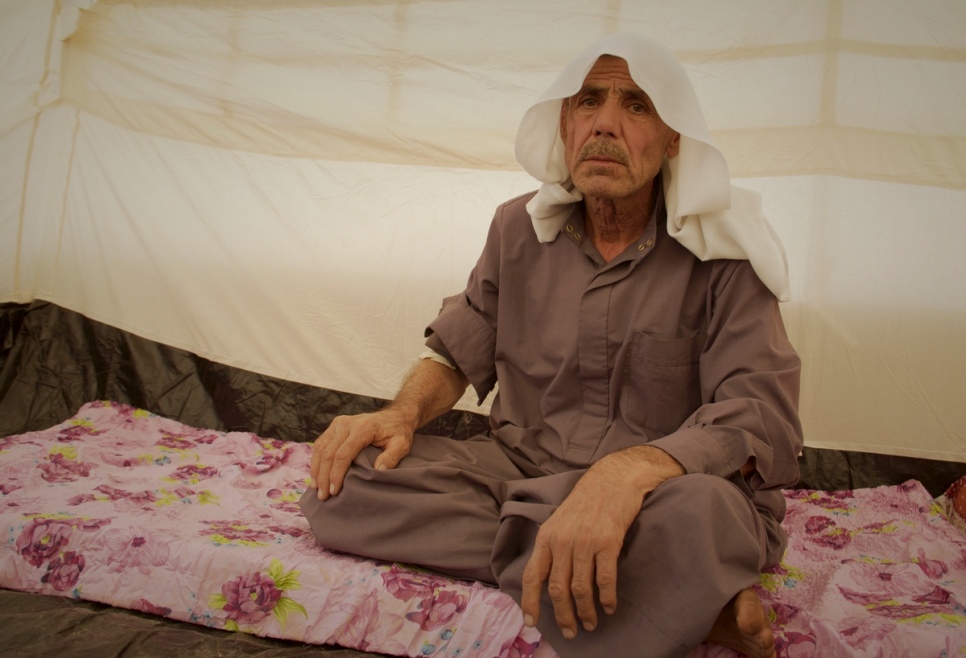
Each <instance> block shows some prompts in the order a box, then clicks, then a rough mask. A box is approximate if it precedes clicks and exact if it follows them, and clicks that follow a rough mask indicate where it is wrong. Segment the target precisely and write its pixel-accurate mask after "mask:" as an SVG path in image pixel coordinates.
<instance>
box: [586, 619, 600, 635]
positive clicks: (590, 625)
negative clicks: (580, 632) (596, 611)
mask: <svg viewBox="0 0 966 658" xmlns="http://www.w3.org/2000/svg"><path fill="white" fill-rule="evenodd" d="M595 628H597V626H596V625H595V624H592V623H590V622H589V621H585V622H584V630H585V631H587V632H588V633H589V632H591V631H592V630H594V629H595Z"/></svg>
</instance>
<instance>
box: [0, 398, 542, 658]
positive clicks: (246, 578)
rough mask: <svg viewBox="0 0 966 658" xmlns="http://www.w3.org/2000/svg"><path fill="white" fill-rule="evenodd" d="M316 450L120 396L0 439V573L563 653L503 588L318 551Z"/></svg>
mask: <svg viewBox="0 0 966 658" xmlns="http://www.w3.org/2000/svg"><path fill="white" fill-rule="evenodd" d="M309 451H310V446H309V445H307V444H296V443H285V442H281V441H276V440H271V439H263V438H259V437H257V436H254V435H252V434H245V433H237V432H229V433H223V432H212V431H209V430H200V429H195V428H192V427H187V426H185V425H182V424H180V423H177V422H174V421H171V420H168V419H165V418H161V417H159V416H154V415H152V414H150V413H147V412H145V411H141V410H138V409H133V408H131V407H128V406H124V405H120V404H116V403H110V402H95V403H91V404H88V405H85V406H84V407H83V408H82V409H81V410H80V411H79V412H78V413H77V415H76V416H74V417H73V418H71V419H70V420H68V421H66V422H65V423H62V424H61V425H58V426H56V427H52V428H50V429H48V430H45V431H42V432H32V433H29V434H23V435H20V436H16V437H7V438H4V439H0V533H2V534H0V537H2V539H3V543H2V545H0V587H5V588H9V589H16V590H22V591H30V592H40V593H43V594H52V595H58V596H67V597H72V598H78V599H87V600H92V601H100V602H103V603H108V604H110V605H113V606H117V607H124V608H131V609H134V610H139V611H142V612H147V613H149V614H155V615H161V616H165V617H169V618H172V619H178V620H181V621H188V622H194V623H197V624H202V625H205V626H211V627H215V628H224V629H227V630H232V631H242V632H246V633H254V634H257V635H264V636H270V637H277V638H285V639H289V640H298V641H302V642H308V643H313V644H339V645H342V646H345V647H349V648H354V649H361V650H365V651H372V652H377V653H385V654H390V655H399V656H482V657H485V658H497V657H501V658H502V657H516V656H520V657H529V656H538V657H539V656H547V657H552V656H555V655H556V654H555V653H554V652H553V650H552V649H550V647H549V646H547V645H546V643H545V642H544V643H541V640H540V634H539V633H538V632H537V631H536V630H534V629H530V628H527V627H526V626H524V625H523V617H522V614H521V612H520V609H519V607H517V605H516V603H515V602H514V601H513V600H512V599H511V598H510V597H509V596H507V595H506V594H503V593H502V592H500V591H499V590H496V589H494V588H492V587H487V586H484V585H481V584H479V583H472V582H464V581H458V580H454V579H450V578H444V577H441V576H439V575H436V574H430V573H427V572H424V571H420V570H418V569H414V568H411V567H406V566H402V565H395V564H386V563H379V562H373V561H371V560H365V559H362V558H357V557H353V556H349V555H341V554H337V553H332V552H329V551H325V550H323V549H321V548H320V547H319V546H318V545H317V544H316V542H315V538H314V537H313V536H312V534H311V531H310V530H309V528H308V524H306V523H305V520H304V518H303V517H302V514H301V512H300V511H299V508H298V504H297V501H298V499H299V496H300V495H301V494H302V492H303V491H304V490H305V487H306V484H307V483H306V478H307V475H308V459H309Z"/></svg>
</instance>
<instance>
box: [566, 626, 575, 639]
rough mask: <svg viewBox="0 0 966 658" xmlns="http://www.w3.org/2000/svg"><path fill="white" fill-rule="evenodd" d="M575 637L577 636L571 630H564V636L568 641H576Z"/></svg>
mask: <svg viewBox="0 0 966 658" xmlns="http://www.w3.org/2000/svg"><path fill="white" fill-rule="evenodd" d="M574 635H575V633H574V632H573V631H572V630H571V629H569V628H565V629H563V636H564V637H565V638H567V639H568V640H572V639H574Z"/></svg>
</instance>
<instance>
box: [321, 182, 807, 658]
mask: <svg viewBox="0 0 966 658" xmlns="http://www.w3.org/2000/svg"><path fill="white" fill-rule="evenodd" d="M528 199H529V195H528V196H524V197H520V198H517V199H513V200H511V201H509V202H507V203H506V204H504V205H502V206H501V207H500V208H499V209H498V210H497V213H496V216H495V217H494V220H493V223H492V225H491V228H490V233H489V236H488V238H487V243H486V246H485V248H484V250H483V253H482V255H481V257H480V260H479V262H478V263H477V265H476V267H475V269H474V270H473V272H472V274H471V275H470V278H469V282H468V284H467V288H466V290H465V292H464V293H462V294H460V295H457V296H455V297H451V298H448V299H447V300H445V301H444V304H443V308H442V311H441V312H440V314H439V316H438V317H437V318H436V319H435V320H434V321H433V322H432V323H431V324H430V326H429V328H428V329H427V334H428V340H427V344H428V345H429V346H430V347H432V348H433V349H435V350H437V351H438V352H441V353H443V354H444V355H446V356H448V357H449V358H450V359H451V361H452V362H453V363H455V364H456V365H457V366H458V367H459V368H460V370H461V371H462V372H463V373H464V374H465V375H466V376H467V378H468V379H469V381H470V383H471V384H472V386H473V387H474V388H475V389H476V391H477V393H478V394H479V396H480V398H481V399H482V398H483V397H484V396H486V395H487V393H488V392H489V391H490V390H491V389H492V388H493V386H494V385H495V384H496V382H499V390H498V392H497V395H496V398H495V399H494V403H493V406H492V409H491V412H490V425H491V432H490V436H489V437H477V438H474V439H472V440H470V441H465V442H457V441H451V440H449V439H444V438H440V437H427V436H417V437H416V439H415V441H414V445H413V451H412V453H411V454H410V455H409V456H407V457H406V458H405V459H404V460H403V461H402V463H401V464H400V465H399V467H397V468H396V469H394V470H391V471H375V470H374V469H373V468H372V462H373V461H374V459H375V457H376V456H377V455H378V450H377V449H375V448H369V449H367V450H366V451H364V452H363V453H362V454H361V455H360V456H359V458H358V459H357V460H356V464H354V465H353V468H352V469H351V470H350V472H349V475H348V476H347V478H346V483H345V487H344V489H343V491H342V492H341V493H340V494H339V495H338V496H336V497H334V498H332V499H330V500H329V501H327V502H325V503H319V502H318V500H317V499H316V495H315V494H316V492H315V490H309V491H308V492H306V495H305V496H304V497H303V498H302V509H303V510H304V512H305V514H306V517H307V518H308V520H309V522H310V524H311V526H312V528H313V531H314V532H315V534H316V536H317V537H318V538H319V541H320V543H321V544H322V545H324V546H326V547H329V548H333V549H337V550H342V551H347V552H352V553H356V554H361V555H366V556H369V557H373V558H377V559H386V560H395V561H403V562H413V563H416V564H420V565H422V566H425V567H427V568H430V569H435V570H438V571H441V572H443V573H448V574H452V575H455V576H459V577H469V578H474V579H479V580H483V581H487V582H494V583H497V584H498V585H499V586H500V588H501V589H502V590H505V591H507V592H508V593H510V594H511V595H512V596H513V597H515V598H516V599H517V600H518V601H519V599H520V592H521V585H520V579H521V576H522V571H523V567H524V566H525V564H526V561H527V559H528V558H529V555H530V550H531V547H532V546H533V541H534V537H535V536H536V532H537V530H538V529H539V525H540V524H541V523H542V522H543V521H544V520H546V519H547V518H548V517H549V516H550V514H552V513H553V511H554V510H555V509H556V507H557V506H558V505H559V504H560V503H561V502H562V501H563V500H564V498H565V497H566V496H567V494H568V493H569V492H570V490H571V488H572V487H573V485H574V484H575V483H576V481H577V480H578V479H579V478H580V476H581V475H582V473H583V472H584V470H585V469H586V468H587V467H589V466H590V465H591V464H593V463H594V462H595V461H597V460H598V459H600V458H601V457H603V456H605V455H608V454H611V453H613V452H616V451H619V450H622V449H624V448H627V447H630V446H634V445H641V444H644V443H647V444H650V445H652V446H656V447H659V448H661V449H662V450H664V451H665V452H667V453H668V454H669V455H671V456H672V457H674V458H675V459H676V460H677V461H678V462H680V463H681V465H682V466H683V467H684V468H685V470H686V471H687V475H685V476H683V477H680V478H675V479H672V480H670V481H668V482H666V483H664V484H662V485H661V486H660V487H658V488H657V489H656V490H655V491H653V492H652V493H651V494H650V495H648V496H647V498H646V499H645V501H644V504H643V506H642V509H641V513H640V514H639V516H638V519H637V521H636V522H635V523H634V524H633V525H632V526H631V528H630V531H629V532H628V535H627V537H626V540H625V544H624V547H623V550H622V553H621V557H620V559H619V564H618V578H619V585H618V596H619V597H620V600H619V603H618V608H617V612H616V613H615V614H614V615H610V616H608V615H604V614H603V613H601V614H600V622H599V624H598V628H597V629H596V630H595V631H593V632H592V633H586V632H581V633H579V634H578V637H577V638H576V639H574V640H565V639H564V638H563V637H562V635H561V634H560V631H559V629H558V628H557V626H556V623H555V622H554V615H553V609H552V606H551V605H550V603H549V599H548V598H547V597H546V595H545V596H544V603H543V608H542V611H541V615H540V623H539V628H540V630H541V632H542V633H543V634H544V636H545V638H546V639H547V640H548V641H549V642H550V643H551V645H552V646H553V647H554V648H555V649H556V650H557V652H558V653H560V654H561V655H564V656H568V655H573V656H592V655H621V656H623V655H653V656H675V655H685V654H686V653H687V652H688V651H689V650H690V649H691V648H693V647H694V646H695V645H696V644H698V643H699V642H700V641H701V640H702V639H704V637H705V636H706V634H707V632H708V630H709V629H710V627H711V625H712V624H713V622H714V620H715V618H716V617H717V615H718V613H719V612H720V611H721V609H722V608H723V607H724V606H725V605H726V604H727V602H728V601H729V600H730V599H731V597H733V596H734V595H735V594H736V593H737V592H739V591H740V590H741V589H744V588H746V587H748V586H750V585H752V584H754V583H755V582H757V579H758V574H759V573H760V571H761V569H762V568H764V567H766V566H768V565H772V564H775V563H777V562H778V560H779V559H780V557H781V553H782V551H783V550H784V543H785V537H784V534H783V532H782V530H781V527H780V525H779V523H780V521H781V519H782V517H783V515H784V498H783V496H782V494H781V491H780V488H781V487H783V486H790V485H792V484H794V483H795V482H796V481H797V479H798V464H797V455H798V452H799V450H800V448H801V445H802V440H801V427H800V424H799V421H798V416H797V403H798V385H799V371H800V361H799V359H798V356H797V355H796V354H795V351H794V350H793V348H792V347H791V345H790V344H789V342H788V339H787V337H786V334H785V331H784V327H783V324H782V321H781V316H780V314H779V311H778V304H777V301H776V299H775V297H774V296H773V295H772V294H771V293H770V292H769V291H768V289H767V288H766V287H765V286H764V285H763V284H762V283H761V281H760V280H759V279H758V277H757V276H756V275H755V273H754V271H753V270H752V268H751V266H750V264H749V263H748V262H747V261H729V260H715V261H708V262H702V261H700V260H698V259H697V258H696V257H695V256H694V255H693V254H691V252H689V251H688V250H686V249H685V248H684V247H683V246H681V245H680V244H679V243H678V242H677V241H675V240H673V239H672V238H670V237H669V236H668V234H667V231H666V228H665V222H664V208H663V204H661V203H659V204H658V206H657V208H656V209H655V214H654V216H653V217H652V218H651V221H650V222H649V223H648V226H647V228H646V230H645V232H644V234H643V235H642V236H641V238H640V240H639V241H638V242H637V243H635V244H634V245H631V246H630V247H628V248H627V249H626V250H625V252H624V253H623V254H622V255H620V256H618V257H617V258H615V259H613V260H612V261H611V262H610V263H605V262H604V260H603V259H602V257H601V256H600V255H599V253H598V252H597V250H596V249H595V248H594V247H593V245H592V243H591V241H590V240H588V239H587V238H586V237H585V233H584V218H583V215H582V212H581V207H580V205H579V204H578V205H577V206H575V209H574V212H573V213H572V216H571V217H570V218H569V219H568V221H567V224H566V226H565V228H564V230H563V231H561V234H560V237H558V238H557V239H556V240H555V241H554V242H550V243H539V242H538V241H537V239H536V236H535V235H534V233H533V228H532V226H531V222H530V217H529V215H528V214H527V212H526V209H525V208H524V206H525V204H526V201H527V200H528ZM749 459H751V460H753V463H754V464H755V470H754V472H753V473H751V474H750V475H748V476H747V477H742V476H741V474H740V473H739V469H740V468H741V467H742V466H743V465H744V464H745V463H746V462H748V461H749Z"/></svg>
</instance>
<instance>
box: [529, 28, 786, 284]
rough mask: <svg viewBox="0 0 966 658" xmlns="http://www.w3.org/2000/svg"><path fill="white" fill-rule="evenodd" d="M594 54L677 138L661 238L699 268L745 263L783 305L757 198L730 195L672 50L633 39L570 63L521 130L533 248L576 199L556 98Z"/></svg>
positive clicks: (600, 45)
mask: <svg viewBox="0 0 966 658" xmlns="http://www.w3.org/2000/svg"><path fill="white" fill-rule="evenodd" d="M601 55H614V56H616V57H620V58H622V59H624V60H625V61H626V62H627V66H628V69H629V71H630V74H631V77H632V78H633V79H634V82H635V83H637V85H638V86H639V87H640V88H641V89H643V90H644V91H645V92H647V95H648V96H650V98H651V100H652V101H653V102H654V107H655V109H656V110H657V113H658V115H660V117H661V119H663V120H664V122H665V123H666V124H667V125H668V126H669V127H670V128H672V129H673V130H675V131H677V132H678V133H680V134H681V145H680V150H679V152H678V155H677V156H676V157H674V158H671V159H669V160H665V163H664V165H663V167H662V172H663V176H662V179H663V181H664V199H665V204H666V206H667V216H668V221H667V228H668V234H669V235H670V236H671V237H673V238H674V239H676V240H677V241H678V242H680V243H681V244H683V245H684V246H685V247H687V249H688V250H689V251H691V252H692V253H693V254H694V255H695V256H697V257H698V258H700V259H701V260H711V259H715V258H733V259H742V260H750V261H751V265H752V267H753V268H754V269H755V272H756V273H757V274H758V276H759V278H761V280H762V281H763V282H764V283H765V285H766V286H768V288H769V290H771V291H772V292H773V293H774V294H775V296H776V297H778V299H780V300H782V301H785V300H787V299H788V297H789V283H788V262H787V260H786V258H785V250H784V249H783V248H782V245H781V242H780V241H779V239H778V235H777V234H776V233H775V231H774V229H772V227H771V225H770V224H769V223H768V220H766V219H765V217H764V216H763V215H762V213H761V198H760V196H759V195H758V193H757V192H753V191H751V190H746V189H742V188H739V187H734V186H732V185H731V176H730V174H729V172H728V163H727V162H725V159H724V156H723V155H722V154H721V152H720V151H719V150H718V149H717V148H716V147H715V146H714V143H713V142H712V141H711V136H710V135H709V133H708V127H707V125H706V124H705V121H704V115H703V114H702V113H701V107H700V105H699V103H698V98H697V96H696V95H695V93H694V88H693V87H692V86H691V80H690V78H689V77H688V74H687V71H686V70H685V69H684V66H683V65H682V64H681V62H680V61H679V60H678V58H677V57H676V56H675V55H674V53H673V52H671V50H669V49H668V48H667V47H665V46H664V45H662V44H660V43H658V42H657V41H654V40H653V39H649V38H647V37H644V36H642V35H638V34H629V33H622V34H614V35H611V36H608V37H605V38H603V39H601V40H599V41H597V42H595V43H593V44H591V45H590V46H589V47H587V48H586V49H585V50H584V51H583V52H581V53H580V54H579V55H577V56H576V57H574V58H573V59H572V60H571V61H570V63H569V64H568V65H567V67H566V68H565V69H564V70H563V72H562V73H561V74H560V76H559V77H558V78H557V79H556V80H555V81H554V82H553V84H551V85H550V88H549V89H547V91H546V92H545V93H544V94H543V96H541V97H540V99H539V100H538V101H537V103H536V104H535V105H533V106H532V107H531V108H530V109H529V110H527V112H526V114H524V115H523V120H522V121H521V122H520V129H519V131H518V132H517V139H516V157H517V160H518V161H519V162H520V164H521V165H523V168H524V169H526V170H527V172H528V173H529V174H530V175H531V176H533V177H534V178H536V179H537V180H539V181H541V182H542V183H543V185H542V186H541V187H540V190H539V192H537V195H536V196H535V197H534V198H533V199H532V200H531V201H530V203H528V204H527V210H528V211H529V212H530V216H531V218H532V220H533V228H534V230H535V231H536V233H537V238H538V239H539V240H540V241H541V242H552V241H553V240H555V239H556V237H557V234H558V233H559V232H560V228H561V227H562V226H563V224H564V221H565V219H566V217H567V215H568V214H569V213H570V210H571V208H572V206H573V204H574V203H577V202H579V201H580V200H581V199H582V198H583V196H582V195H581V194H580V192H579V191H577V190H576V189H575V188H574V186H573V183H572V182H571V180H570V173H569V171H568V170H567V164H566V162H565V160H564V145H563V141H562V139H561V138H560V108H561V104H562V102H563V99H565V98H569V97H571V96H573V95H574V94H576V93H577V92H578V91H580V88H581V87H582V86H583V84H584V78H586V76H587V73H589V72H590V69H591V68H593V66H594V64H595V63H596V62H597V59H598V58H599V57H600V56H601Z"/></svg>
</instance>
